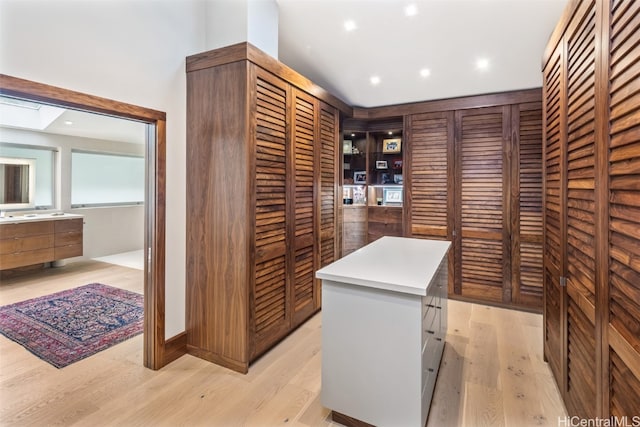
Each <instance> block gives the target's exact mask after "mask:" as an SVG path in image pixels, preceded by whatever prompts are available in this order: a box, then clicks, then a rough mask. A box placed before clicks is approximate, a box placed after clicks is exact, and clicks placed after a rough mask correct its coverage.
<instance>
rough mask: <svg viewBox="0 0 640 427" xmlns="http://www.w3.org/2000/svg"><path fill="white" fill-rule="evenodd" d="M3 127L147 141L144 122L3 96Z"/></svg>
mask: <svg viewBox="0 0 640 427" xmlns="http://www.w3.org/2000/svg"><path fill="white" fill-rule="evenodd" d="M0 126H5V127H10V128H18V129H27V130H32V131H37V132H43V133H51V134H58V135H70V136H77V137H82V138H93V139H99V140H104V141H118V142H128V143H134V144H144V143H145V141H146V125H145V124H144V123H141V122H136V121H133V120H126V119H121V118H115V117H110V116H104V115H101V114H95V113H88V112H84V111H77V110H67V109H64V108H59V107H53V106H50V105H43V104H38V103H35V102H30V101H23V100H17V99H13V98H6V97H0Z"/></svg>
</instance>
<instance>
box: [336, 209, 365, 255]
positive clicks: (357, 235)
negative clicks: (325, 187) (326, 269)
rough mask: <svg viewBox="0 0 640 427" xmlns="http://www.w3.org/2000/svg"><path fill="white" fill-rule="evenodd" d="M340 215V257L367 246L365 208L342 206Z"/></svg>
mask: <svg viewBox="0 0 640 427" xmlns="http://www.w3.org/2000/svg"><path fill="white" fill-rule="evenodd" d="M342 213H343V214H342V228H343V234H342V242H343V243H342V256H345V255H348V254H350V253H351V252H353V251H355V250H357V249H360V248H361V247H363V246H364V245H366V244H367V206H344V207H343V209H342Z"/></svg>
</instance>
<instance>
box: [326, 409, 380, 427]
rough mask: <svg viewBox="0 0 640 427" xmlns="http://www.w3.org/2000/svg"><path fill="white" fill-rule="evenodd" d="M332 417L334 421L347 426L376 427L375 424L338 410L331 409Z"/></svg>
mask: <svg viewBox="0 0 640 427" xmlns="http://www.w3.org/2000/svg"><path fill="white" fill-rule="evenodd" d="M331 419H332V420H333V422H336V423H338V424H342V425H343V426H347V427H375V426H374V425H373V424H369V423H365V422H364V421H360V420H359V419H357V418H353V417H350V416H348V415H345V414H341V413H340V412H336V411H331Z"/></svg>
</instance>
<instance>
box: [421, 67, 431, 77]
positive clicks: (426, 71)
mask: <svg viewBox="0 0 640 427" xmlns="http://www.w3.org/2000/svg"><path fill="white" fill-rule="evenodd" d="M420 75H421V76H422V77H429V76H430V75H431V70H430V69H428V68H423V69H422V70H420Z"/></svg>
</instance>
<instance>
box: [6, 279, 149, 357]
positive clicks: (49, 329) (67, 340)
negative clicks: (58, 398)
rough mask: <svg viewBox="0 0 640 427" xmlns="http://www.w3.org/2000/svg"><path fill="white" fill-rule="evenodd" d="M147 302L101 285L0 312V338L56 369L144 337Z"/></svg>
mask: <svg viewBox="0 0 640 427" xmlns="http://www.w3.org/2000/svg"><path fill="white" fill-rule="evenodd" d="M143 307H144V298H143V296H142V295H140V294H137V293H135V292H131V291H127V290H124V289H118V288H114V287H111V286H107V285H102V284H100V283H92V284H90V285H85V286H81V287H79V288H74V289H69V290H66V291H62V292H57V293H55V294H52V295H47V296H44V297H39V298H34V299H30V300H27V301H22V302H18V303H15V304H11V305H6V306H3V307H0V333H1V334H2V335H4V336H6V337H7V338H9V339H11V340H13V341H15V342H17V343H18V344H20V345H22V346H23V347H24V348H26V349H27V350H29V351H30V352H31V353H33V354H35V355H36V356H38V357H39V358H41V359H42V360H44V361H46V362H49V363H50V364H52V365H53V366H55V367H57V368H62V367H65V366H67V365H69V364H71V363H74V362H77V361H78V360H81V359H84V358H85V357H88V356H91V355H92V354H95V353H97V352H99V351H102V350H104V349H106V348H109V347H111V346H113V345H115V344H118V343H120V342H122V341H125V340H127V339H129V338H131V337H134V336H136V335H139V334H140V333H142V329H143V312H144V309H143Z"/></svg>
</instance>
